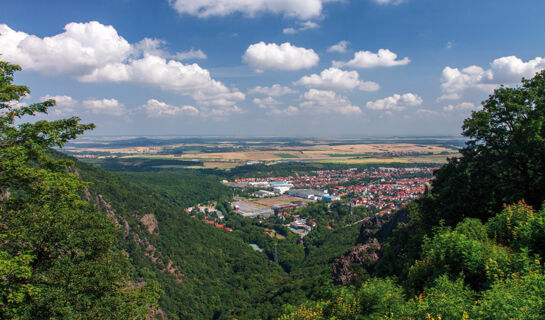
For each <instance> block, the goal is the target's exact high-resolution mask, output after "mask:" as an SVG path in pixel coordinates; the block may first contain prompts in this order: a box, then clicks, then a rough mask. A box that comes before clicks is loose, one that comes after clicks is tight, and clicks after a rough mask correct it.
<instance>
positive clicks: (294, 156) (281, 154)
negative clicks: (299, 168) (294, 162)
mask: <svg viewBox="0 0 545 320" xmlns="http://www.w3.org/2000/svg"><path fill="white" fill-rule="evenodd" d="M274 155H275V156H277V157H280V158H284V159H294V158H299V157H298V156H296V155H293V154H289V153H275V154H274Z"/></svg>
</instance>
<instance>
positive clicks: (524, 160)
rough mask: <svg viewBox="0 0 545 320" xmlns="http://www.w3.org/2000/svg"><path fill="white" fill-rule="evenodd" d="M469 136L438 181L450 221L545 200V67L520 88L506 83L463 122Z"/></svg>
mask: <svg viewBox="0 0 545 320" xmlns="http://www.w3.org/2000/svg"><path fill="white" fill-rule="evenodd" d="M463 135H464V136H465V137H467V138H469V141H468V142H467V144H466V147H465V148H463V149H462V150H461V153H462V155H463V157H461V158H452V159H450V160H449V162H448V164H447V165H445V166H444V167H443V168H441V169H440V170H439V171H438V172H437V174H436V177H437V179H436V180H435V181H434V183H433V193H434V194H435V195H436V196H437V201H439V203H440V207H441V211H436V212H435V213H436V214H437V215H439V216H440V217H441V218H442V219H445V221H446V223H447V224H449V225H455V224H456V222H458V221H461V220H462V219H463V217H476V218H481V219H483V220H486V219H488V218H490V217H492V216H493V215H494V214H496V213H497V212H499V211H500V210H501V208H502V206H503V204H505V203H515V202H518V201H520V200H525V201H526V203H528V204H529V205H531V206H532V207H534V208H538V207H539V206H541V204H542V202H543V201H544V200H545V193H543V183H544V182H545V71H542V72H541V73H538V74H536V76H535V77H534V78H532V79H530V80H523V81H522V86H521V87H518V88H505V87H501V88H499V89H496V90H495V91H494V94H493V95H491V96H490V97H489V98H488V100H486V101H485V102H483V109H482V110H480V111H475V112H473V114H472V116H471V118H468V119H466V120H465V121H464V125H463Z"/></svg>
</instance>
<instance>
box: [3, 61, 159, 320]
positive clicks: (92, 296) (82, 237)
mask: <svg viewBox="0 0 545 320" xmlns="http://www.w3.org/2000/svg"><path fill="white" fill-rule="evenodd" d="M19 70H21V68H20V67H19V66H16V65H12V64H9V63H6V62H0V112H1V113H0V318H12V317H15V318H18V319H38V318H39V319H41V318H72V319H76V318H77V319H81V318H87V319H91V318H105V317H107V318H112V319H127V318H145V317H146V316H147V314H148V313H149V308H150V307H154V306H156V305H157V299H158V294H159V289H158V288H157V285H156V283H154V282H150V283H147V284H145V285H135V284H131V281H130V280H131V277H130V275H131V265H130V263H129V261H128V259H127V255H126V254H125V253H123V252H122V251H119V250H118V249H117V247H116V244H117V236H116V235H117V229H116V227H115V226H114V224H113V223H112V222H111V221H110V220H109V219H108V217H106V215H105V214H103V213H101V212H99V211H96V210H95V209H94V208H93V207H92V206H91V205H90V204H89V203H88V202H86V201H83V200H82V199H81V197H80V195H81V194H82V191H83V190H84V188H85V187H86V184H85V183H84V182H83V181H81V179H80V178H79V177H78V173H77V171H75V170H74V168H73V163H72V162H71V161H70V160H66V159H57V158H55V157H52V156H51V154H50V152H49V151H50V150H51V148H53V147H62V146H63V145H64V144H65V143H66V142H67V141H69V140H71V139H74V138H75V137H77V136H78V135H81V134H82V133H83V132H84V131H86V130H89V129H92V128H94V125H92V124H81V123H80V119H79V118H77V117H72V118H68V119H62V120H55V121H46V120H39V121H35V122H33V123H31V122H23V121H24V119H23V118H25V117H27V116H36V115H39V114H46V113H47V111H48V109H49V108H51V107H53V106H54V105H55V101H54V100H47V101H44V102H40V103H36V104H31V105H26V104H24V103H22V102H21V99H22V98H23V97H24V96H25V95H27V94H29V93H30V90H29V88H28V87H26V86H19V85H14V84H13V80H14V78H13V75H14V73H15V72H16V71H19Z"/></svg>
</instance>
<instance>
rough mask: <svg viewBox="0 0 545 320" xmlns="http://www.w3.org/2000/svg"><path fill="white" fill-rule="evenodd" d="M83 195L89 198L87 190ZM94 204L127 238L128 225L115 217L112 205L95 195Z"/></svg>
mask: <svg viewBox="0 0 545 320" xmlns="http://www.w3.org/2000/svg"><path fill="white" fill-rule="evenodd" d="M84 194H85V197H86V198H87V197H88V199H90V198H91V195H90V193H89V190H87V189H86V190H84ZM87 201H89V200H87ZM95 204H96V206H97V207H98V208H102V209H103V210H104V211H105V212H106V215H107V216H108V218H110V219H112V221H113V222H114V223H115V225H116V226H118V227H119V228H123V238H125V239H126V238H127V237H128V236H129V231H130V227H129V223H128V222H127V220H126V219H125V218H123V217H122V216H119V215H117V214H116V212H115V210H114V209H113V208H112V205H111V204H109V203H108V202H107V201H106V200H105V199H104V197H103V196H102V195H101V194H97V196H96V200H95ZM154 218H155V217H154ZM120 220H121V222H120Z"/></svg>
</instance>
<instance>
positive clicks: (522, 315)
mask: <svg viewBox="0 0 545 320" xmlns="http://www.w3.org/2000/svg"><path fill="white" fill-rule="evenodd" d="M544 284H545V274H543V270H542V269H539V270H538V271H530V272H528V273H527V274H524V275H522V276H514V277H512V278H507V279H505V280H502V281H498V282H496V283H494V285H493V286H492V288H491V289H490V290H487V291H485V292H484V293H483V295H482V298H481V299H480V300H479V301H478V302H477V306H476V308H475V311H474V318H475V319H490V320H492V319H494V320H503V319H528V320H529V319H535V320H537V319H543V318H544V317H545V285H544Z"/></svg>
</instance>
